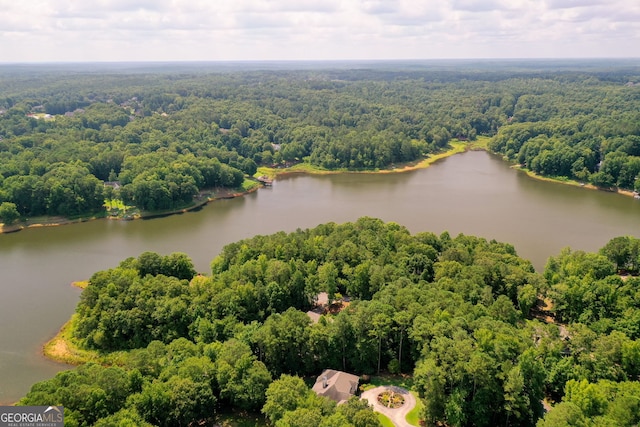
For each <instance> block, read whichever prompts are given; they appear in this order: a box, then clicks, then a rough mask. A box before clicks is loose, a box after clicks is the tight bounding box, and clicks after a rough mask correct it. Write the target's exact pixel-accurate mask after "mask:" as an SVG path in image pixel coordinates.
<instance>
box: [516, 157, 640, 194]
mask: <svg viewBox="0 0 640 427" xmlns="http://www.w3.org/2000/svg"><path fill="white" fill-rule="evenodd" d="M511 168H512V169H515V170H518V171H522V172H524V173H525V174H526V175H527V176H528V177H529V178H533V179H537V180H538V181H546V182H554V183H557V184H565V185H570V186H572V187H579V188H585V189H587V190H597V191H604V192H606V193H612V194H618V195H620V196H625V197H633V198H635V196H636V193H635V192H634V191H631V190H623V189H620V188H617V187H615V190H613V189H607V188H601V187H597V186H595V185H593V184H587V183H582V182H579V181H576V180H573V179H569V178H567V179H555V178H550V177H548V176H544V175H538V174H537V173H535V172H532V171H531V170H529V169H527V168H523V167H522V165H518V164H515V165H512V166H511Z"/></svg>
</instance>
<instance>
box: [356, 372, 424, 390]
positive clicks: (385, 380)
mask: <svg viewBox="0 0 640 427" xmlns="http://www.w3.org/2000/svg"><path fill="white" fill-rule="evenodd" d="M381 385H394V386H397V387H402V388H405V389H407V390H411V388H412V387H413V378H412V377H411V376H409V375H391V374H383V375H372V376H371V380H370V381H369V383H368V384H362V390H363V391H367V390H371V389H372V388H375V387H378V386H381Z"/></svg>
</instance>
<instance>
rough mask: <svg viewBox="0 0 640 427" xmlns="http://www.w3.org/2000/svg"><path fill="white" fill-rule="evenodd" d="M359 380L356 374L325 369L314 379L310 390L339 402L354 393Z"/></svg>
mask: <svg viewBox="0 0 640 427" xmlns="http://www.w3.org/2000/svg"><path fill="white" fill-rule="evenodd" d="M359 381H360V378H359V377H358V376H357V375H353V374H348V373H346V372H342V371H336V370H333V369H325V370H324V371H322V374H320V376H319V377H318V378H317V379H316V383H315V384H314V385H313V388H312V390H313V391H315V392H316V394H318V395H319V396H326V397H328V398H330V399H332V400H335V401H336V402H338V404H340V403H342V402H345V401H347V400H348V399H349V398H350V397H351V396H353V395H354V394H355V393H356V391H357V390H358V382H359Z"/></svg>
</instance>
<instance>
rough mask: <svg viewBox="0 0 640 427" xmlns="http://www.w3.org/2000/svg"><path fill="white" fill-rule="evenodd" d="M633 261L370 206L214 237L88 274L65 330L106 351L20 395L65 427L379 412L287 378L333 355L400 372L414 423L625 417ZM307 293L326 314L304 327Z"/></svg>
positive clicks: (321, 420)
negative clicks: (436, 230)
mask: <svg viewBox="0 0 640 427" xmlns="http://www.w3.org/2000/svg"><path fill="white" fill-rule="evenodd" d="M639 268H640V239H636V238H633V237H618V238H615V239H613V240H611V241H610V242H609V243H608V244H607V245H606V246H604V247H603V248H602V249H601V250H600V251H599V252H598V253H585V252H581V251H572V250H570V249H566V250H564V251H562V253H560V254H558V255H557V256H555V257H552V258H550V259H549V262H548V265H547V267H546V268H545V270H544V272H543V273H537V272H535V271H534V268H533V267H532V265H531V263H530V262H529V261H526V260H524V259H522V258H520V257H518V255H517V254H516V252H515V250H514V248H513V246H512V245H510V244H507V243H499V242H496V241H488V240H486V239H483V238H478V237H473V236H466V235H459V236H456V237H452V236H450V235H449V234H448V233H446V232H445V233H442V234H441V235H439V236H438V235H435V234H433V233H430V232H421V233H417V234H414V235H411V234H410V233H409V231H408V230H407V229H406V228H404V227H403V226H401V225H399V224H396V223H384V222H382V221H381V220H378V219H373V218H361V219H359V220H358V221H356V222H355V223H345V224H334V223H328V224H323V225H320V226H318V227H316V228H313V229H306V230H300V229H299V230H297V231H295V232H292V233H288V234H287V233H284V232H280V233H276V234H273V235H270V236H256V237H253V238H251V239H246V240H242V241H239V242H236V243H233V244H230V245H227V246H226V247H225V248H224V249H223V251H222V252H221V253H220V255H218V256H217V257H216V258H215V259H214V260H213V261H212V262H211V275H210V276H203V275H199V274H197V273H196V272H195V270H194V268H193V265H192V263H191V261H190V259H189V258H188V256H187V255H185V254H182V253H174V254H169V255H160V254H157V253H153V252H145V253H143V254H140V255H139V256H138V257H137V258H129V259H126V260H124V261H122V262H121V264H120V265H119V266H118V267H116V268H113V269H109V270H106V271H100V272H96V273H95V274H94V275H93V276H92V277H91V279H90V281H89V285H88V287H87V288H86V289H85V290H84V291H83V293H82V296H81V300H80V302H79V304H78V307H77V310H76V314H75V316H74V321H73V337H74V338H73V340H74V341H75V342H76V343H77V344H78V345H80V346H81V347H83V348H85V349H89V350H93V351H95V352H97V354H99V355H101V358H102V359H101V358H100V357H98V358H97V359H96V360H97V361H99V360H109V361H110V363H102V364H97V363H87V364H84V365H82V366H80V367H79V368H77V369H76V370H73V371H66V372H62V373H59V374H58V375H56V377H55V378H53V379H51V380H48V381H44V382H41V383H38V384H36V385H34V386H33V388H32V390H31V391H30V392H29V394H28V395H27V396H26V397H25V398H23V399H22V400H21V402H20V403H21V404H25V405H43V404H46V405H49V404H61V405H64V406H65V423H66V424H65V425H70V426H73V425H78V426H88V425H98V426H108V425H159V426H187V425H195V424H196V423H207V422H211V420H212V419H214V417H215V415H216V412H218V411H228V410H229V409H230V408H235V409H236V410H242V411H248V412H247V413H261V414H262V415H263V416H264V417H265V419H266V420H267V422H268V423H269V425H275V426H280V427H285V426H294V427H295V426H300V427H306V426H309V427H317V426H327V427H329V426H331V427H340V426H345V427H347V426H355V427H368V426H377V425H379V424H378V420H377V418H376V417H375V415H374V414H373V412H372V411H371V409H370V408H369V407H367V406H366V405H364V404H363V403H362V401H358V400H357V399H356V398H352V399H351V400H350V401H349V402H348V403H347V404H344V405H339V406H336V405H335V402H333V401H331V400H328V399H327V398H324V397H319V396H317V395H316V394H315V393H314V392H312V391H311V390H310V388H309V386H308V385H307V384H305V382H304V381H303V379H304V378H309V377H311V378H315V376H317V375H319V373H320V372H322V370H323V369H325V368H334V369H339V370H346V371H348V372H353V373H356V374H378V373H380V372H388V373H392V374H399V373H406V374H410V375H412V380H413V381H412V382H413V389H414V390H415V391H416V392H417V393H418V394H419V396H420V398H421V400H422V401H423V403H424V410H423V412H422V414H421V418H422V419H424V420H425V422H426V425H449V426H495V425H505V426H534V425H537V426H539V427H552V426H588V425H607V426H609V425H611V426H614V425H615V426H633V425H637V423H638V422H640V403H639V402H640V386H639V385H638V381H637V380H638V377H639V375H640V329H639V326H638V325H640V322H639V320H640V294H638V292H637V289H638V287H639V286H640V278H638V277H637V276H635V274H637V273H638V269H639ZM322 291H324V292H327V293H328V295H329V299H330V302H331V301H334V300H335V301H337V302H339V304H336V305H340V304H341V307H342V310H340V311H338V312H332V313H328V314H325V315H324V316H322V317H321V318H320V320H319V321H317V322H313V321H312V320H311V318H310V317H309V316H308V315H307V313H305V311H306V310H308V309H309V308H310V307H311V306H312V305H313V304H314V303H315V300H316V297H317V295H318V293H319V292H322ZM345 296H349V302H348V303H346V302H344V299H345V298H344V297H345ZM545 310H546V311H545ZM543 401H546V402H547V403H548V404H551V405H552V408H551V409H550V410H549V411H548V412H546V413H545V410H544V409H543ZM438 423H444V424H438Z"/></svg>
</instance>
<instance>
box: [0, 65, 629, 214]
mask: <svg viewBox="0 0 640 427" xmlns="http://www.w3.org/2000/svg"><path fill="white" fill-rule="evenodd" d="M481 65H482V64H480V65H477V64H476V66H475V68H474V66H473V65H470V64H466V65H465V64H462V66H458V67H453V68H452V69H443V68H442V67H437V66H431V67H428V66H424V67H422V68H420V67H415V66H414V67H413V68H412V67H409V66H405V67H404V68H403V67H402V64H397V65H393V64H387V65H384V64H383V65H380V64H378V65H377V66H374V65H371V66H370V68H360V69H347V68H339V67H338V68H327V69H322V68H315V69H300V70H294V69H286V68H283V69H274V70H259V69H253V70H244V71H241V70H233V71H230V70H225V69H224V67H222V68H221V69H216V68H215V67H214V66H213V65H211V66H208V67H207V66H202V67H195V66H193V67H187V66H183V67H177V66H173V67H166V70H163V69H162V68H161V67H160V68H157V69H156V68H153V67H151V66H149V69H146V68H140V69H127V68H126V67H124V66H123V67H122V68H118V67H112V68H109V67H106V66H105V67H106V68H105V69H97V70H94V69H92V68H91V67H88V68H87V67H85V68H82V67H78V69H77V70H76V69H74V68H71V67H69V68H65V67H54V66H50V67H47V66H41V67H31V68H30V67H27V68H23V67H19V66H14V67H11V66H6V67H3V68H2V69H0V93H1V94H2V96H0V222H4V223H12V222H14V221H17V220H18V219H20V218H23V219H24V218H29V217H33V216H40V215H49V216H54V215H62V216H77V215H86V214H92V213H96V212H101V211H104V208H103V204H104V203H105V199H106V200H110V199H112V198H121V199H122V201H123V202H124V203H125V205H133V206H137V207H138V208H140V209H142V210H146V211H158V210H166V209H174V208H177V207H181V206H185V205H188V204H189V203H190V202H192V201H193V197H194V196H195V195H197V194H198V192H200V191H202V190H203V189H206V188H213V187H232V188H235V187H238V186H240V185H241V184H242V182H243V179H244V176H245V175H253V174H254V173H255V172H256V168H257V166H259V165H266V166H273V167H280V166H286V165H290V164H293V163H297V162H307V163H309V164H310V165H313V166H314V167H318V168H325V169H349V170H371V169H381V168H393V167H394V166H395V165H396V164H398V163H406V162H411V161H415V160H418V159H422V158H424V157H425V156H429V155H430V154H432V153H435V152H438V151H441V150H442V149H443V148H444V147H446V146H447V144H448V143H449V141H450V140H451V139H452V138H457V139H459V140H473V139H475V138H476V136H478V135H486V136H491V137H493V140H492V141H491V143H490V148H491V150H493V151H495V152H498V153H501V154H502V155H504V156H505V157H507V158H508V159H510V160H512V161H516V162H518V163H521V164H522V165H523V166H525V167H526V168H528V169H530V170H532V171H534V172H536V173H539V174H543V175H549V176H553V177H564V178H573V179H577V180H580V181H581V182H585V183H586V182H589V183H593V184H594V185H597V186H599V187H604V188H611V187H620V188H624V189H633V188H636V189H640V181H639V180H638V175H639V173H640V112H638V109H637V105H638V101H639V99H640V87H639V86H638V82H640V70H638V68H637V67H636V66H630V65H629V64H625V65H624V66H618V67H611V66H609V64H599V65H598V66H591V67H587V66H585V67H583V68H560V69H554V68H553V67H551V66H548V64H545V63H532V64H526V66H520V65H518V64H515V63H514V64H511V65H509V66H505V65H504V64H502V66H498V65H496V64H494V65H495V66H492V67H489V66H481ZM490 65H491V64H490ZM105 182H110V183H118V185H117V186H114V185H109V186H105V185H104V183H105ZM114 189H115V190H114Z"/></svg>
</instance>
